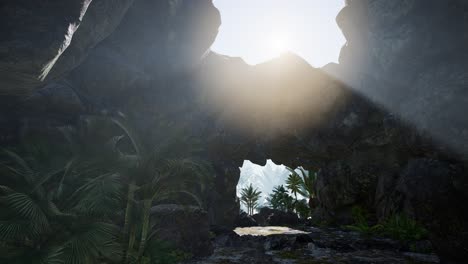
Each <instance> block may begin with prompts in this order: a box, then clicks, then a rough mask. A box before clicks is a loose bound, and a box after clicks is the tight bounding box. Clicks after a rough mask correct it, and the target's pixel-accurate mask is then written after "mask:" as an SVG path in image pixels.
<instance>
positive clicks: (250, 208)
mask: <svg viewBox="0 0 468 264" xmlns="http://www.w3.org/2000/svg"><path fill="white" fill-rule="evenodd" d="M261 194H262V192H261V191H259V190H258V189H257V188H254V187H253V186H252V184H250V185H249V186H248V187H245V188H243V189H242V190H241V197H240V200H241V202H242V203H243V204H244V205H245V207H247V213H248V214H249V215H253V213H254V210H255V209H256V208H258V200H260V195H261Z"/></svg>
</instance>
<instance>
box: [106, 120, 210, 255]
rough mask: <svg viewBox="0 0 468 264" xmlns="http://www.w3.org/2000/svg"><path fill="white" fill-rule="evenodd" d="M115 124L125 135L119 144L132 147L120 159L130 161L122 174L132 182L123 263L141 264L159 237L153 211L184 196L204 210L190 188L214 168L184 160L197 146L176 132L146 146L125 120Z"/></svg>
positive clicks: (128, 197) (125, 222)
mask: <svg viewBox="0 0 468 264" xmlns="http://www.w3.org/2000/svg"><path fill="white" fill-rule="evenodd" d="M112 121H113V122H114V123H115V124H116V125H118V126H119V127H120V128H121V130H122V131H124V132H125V133H124V135H123V136H121V137H119V138H118V140H117V143H119V142H120V141H125V140H126V141H127V145H128V146H129V148H128V150H127V152H122V151H120V150H119V153H120V159H119V160H125V161H127V162H126V164H127V166H126V168H125V170H123V171H122V174H123V175H125V176H126V178H127V181H128V182H129V184H128V186H127V188H126V189H127V195H126V205H125V210H124V212H125V213H124V226H123V240H122V241H123V245H124V248H123V252H124V256H123V263H134V262H136V263H140V262H141V261H142V260H143V259H144V258H145V252H148V249H147V244H148V242H150V241H151V240H152V239H155V235H156V232H155V231H154V228H153V227H152V226H151V225H150V216H151V208H152V207H153V206H154V205H156V204H158V203H161V202H163V201H168V200H171V199H175V198H177V197H180V195H183V196H185V197H188V198H190V199H191V200H193V201H195V203H196V204H197V205H198V206H200V207H202V206H203V202H202V200H201V199H199V196H198V195H197V194H196V193H194V192H191V191H190V190H189V189H190V188H189V186H197V185H198V184H197V183H198V182H199V181H200V179H201V178H204V177H206V175H207V174H209V172H210V169H209V166H208V165H207V164H202V163H200V162H195V161H194V160H192V159H189V158H184V157H189V156H191V155H192V154H193V152H194V146H195V144H193V142H190V140H189V139H187V138H184V137H183V136H182V135H181V134H180V133H177V132H176V131H174V132H172V133H168V134H171V135H172V137H164V138H160V140H159V141H157V142H154V143H153V144H154V145H152V144H145V142H143V141H142V137H140V136H139V135H138V132H137V131H135V130H134V129H132V126H131V125H129V124H127V123H126V122H125V120H123V119H117V118H113V119H112ZM167 132H168V131H167V128H166V133H167ZM181 156H183V157H181ZM189 183H190V184H189Z"/></svg>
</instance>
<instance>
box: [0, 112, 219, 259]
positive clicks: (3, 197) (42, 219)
mask: <svg viewBox="0 0 468 264" xmlns="http://www.w3.org/2000/svg"><path fill="white" fill-rule="evenodd" d="M160 129H165V134H170V135H172V137H164V138H161V137H159V138H158V137H156V139H155V138H153V139H152V140H150V142H151V143H149V142H148V141H146V140H145V141H143V138H144V137H142V136H141V133H138V132H137V131H135V130H134V129H133V126H132V125H131V124H129V123H128V122H127V121H126V120H124V119H122V118H106V117H85V118H83V119H82V120H81V126H78V127H75V128H72V127H63V128H60V131H61V134H62V135H63V136H64V138H65V139H66V141H67V142H68V144H67V146H68V147H69V149H68V150H66V151H60V152H58V151H56V149H54V150H50V151H49V150H48V149H47V147H44V146H48V145H51V144H38V145H34V144H33V145H31V146H21V147H20V148H18V150H19V151H21V154H17V153H15V152H12V151H4V152H3V153H2V154H0V158H1V162H0V174H1V176H2V177H1V178H0V205H1V208H2V210H0V245H1V247H0V262H1V263H18V264H19V263H31V261H35V262H34V263H77V264H79V263H87V264H88V263H89V264H92V263H176V262H178V261H179V260H181V259H183V258H186V257H188V256H187V254H185V253H183V252H180V251H176V250H173V249H170V250H169V247H167V246H165V245H162V244H161V243H160V242H158V241H157V233H156V230H154V227H153V226H152V225H151V222H150V221H149V220H150V211H151V207H152V206H154V205H156V204H158V203H163V202H171V203H189V204H197V205H199V206H204V199H203V198H202V199H200V196H201V195H200V194H201V193H206V191H207V189H209V188H211V187H210V185H209V182H210V177H211V175H213V173H212V169H211V167H210V166H209V165H208V164H205V163H201V162H199V161H197V160H196V159H193V158H191V157H192V156H193V155H194V153H195V152H196V146H197V145H196V143H194V142H193V141H192V140H191V139H187V138H184V137H182V136H181V134H180V133H178V132H177V131H170V132H168V130H169V129H170V128H168V127H164V126H162V127H161V128H160ZM155 133H156V132H155ZM145 139H146V138H145ZM199 182H202V183H204V184H199ZM205 183H208V184H205Z"/></svg>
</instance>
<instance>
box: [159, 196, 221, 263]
mask: <svg viewBox="0 0 468 264" xmlns="http://www.w3.org/2000/svg"><path fill="white" fill-rule="evenodd" d="M151 221H152V223H154V227H153V228H154V230H155V231H156V235H155V237H157V238H158V239H160V240H163V241H165V242H169V243H170V244H171V245H172V246H174V247H175V248H177V249H180V250H183V251H185V252H188V253H191V254H192V255H193V256H196V257H200V256H207V255H209V254H211V252H212V246H211V241H210V239H211V238H210V225H209V221H208V214H207V213H206V211H204V210H203V209H201V208H198V207H194V206H183V205H176V204H164V205H158V206H154V207H153V208H151Z"/></svg>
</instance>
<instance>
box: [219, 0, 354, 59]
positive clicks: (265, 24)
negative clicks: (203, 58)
mask: <svg viewBox="0 0 468 264" xmlns="http://www.w3.org/2000/svg"><path fill="white" fill-rule="evenodd" d="M213 2H214V4H215V6H216V7H217V8H218V9H219V11H220V12H221V20H222V25H221V27H220V30H219V34H218V37H217V39H216V41H215V43H214V44H213V46H212V47H211V48H212V50H213V51H215V52H217V53H220V54H224V55H228V56H232V57H241V58H242V59H244V60H245V61H246V62H247V63H249V64H252V65H254V64H259V63H262V62H265V61H268V60H271V59H273V58H275V57H278V56H280V55H281V54H282V53H285V52H292V53H295V54H297V55H299V56H301V57H302V58H304V59H305V60H306V61H307V62H308V63H309V64H311V65H312V66H315V67H321V66H324V65H326V64H327V63H329V62H337V61H338V55H339V53H340V50H341V47H342V46H343V45H344V43H345V39H344V37H343V35H342V33H341V31H340V29H339V28H338V26H337V24H336V21H335V18H336V15H337V14H338V12H339V11H340V10H341V9H342V8H343V6H344V1H343V0H294V1H284V0H236V1H232V0H214V1H213Z"/></svg>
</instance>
